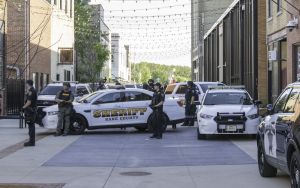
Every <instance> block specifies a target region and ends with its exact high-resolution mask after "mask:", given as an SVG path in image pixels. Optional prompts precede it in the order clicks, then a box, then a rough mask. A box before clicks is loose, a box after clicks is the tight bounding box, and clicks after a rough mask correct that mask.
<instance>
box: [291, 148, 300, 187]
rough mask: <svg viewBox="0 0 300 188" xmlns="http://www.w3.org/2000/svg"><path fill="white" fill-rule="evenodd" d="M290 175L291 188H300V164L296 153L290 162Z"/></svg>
mask: <svg viewBox="0 0 300 188" xmlns="http://www.w3.org/2000/svg"><path fill="white" fill-rule="evenodd" d="M290 174H291V187H292V188H299V187H300V162H299V160H298V158H297V154H296V152H294V153H293V155H292V158H291V162H290Z"/></svg>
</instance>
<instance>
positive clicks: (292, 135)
mask: <svg viewBox="0 0 300 188" xmlns="http://www.w3.org/2000/svg"><path fill="white" fill-rule="evenodd" d="M299 96H300V83H299V82H297V83H293V84H290V85H288V86H287V87H286V88H285V90H284V91H283V92H282V93H281V95H280V96H279V97H278V99H277V100H276V102H275V103H274V106H273V105H268V106H267V108H268V115H267V116H266V117H265V118H264V120H263V121H262V122H261V124H260V125H259V127H258V135H257V149H258V152H257V153H258V167H259V173H260V175H261V176H263V177H273V176H276V174H277V169H280V170H281V171H283V172H286V173H288V174H290V176H291V187H292V188H299V187H300V153H299V149H300V145H299V143H300V98H299Z"/></svg>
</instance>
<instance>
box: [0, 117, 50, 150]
mask: <svg viewBox="0 0 300 188" xmlns="http://www.w3.org/2000/svg"><path fill="white" fill-rule="evenodd" d="M45 132H48V130H47V129H44V128H41V127H39V126H38V125H37V126H36V134H40V133H45ZM26 139H28V128H23V129H20V128H19V120H15V119H1V120H0V152H1V150H3V149H5V148H8V147H10V146H13V145H15V144H18V143H20V142H25V141H26Z"/></svg>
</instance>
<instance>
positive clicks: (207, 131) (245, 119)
mask: <svg viewBox="0 0 300 188" xmlns="http://www.w3.org/2000/svg"><path fill="white" fill-rule="evenodd" d="M259 104H260V102H259V101H255V100H253V99H252V98H251V97H250V95H249V93H248V92H247V91H246V90H245V87H244V86H216V87H209V88H208V90H207V92H206V93H205V95H204V97H203V100H202V102H201V105H200V106H199V107H198V112H197V122H198V129H197V133H198V134H197V135H198V139H205V138H206V136H207V135H214V134H249V135H256V133H257V126H258V125H259V123H260V117H259V115H258V105H259Z"/></svg>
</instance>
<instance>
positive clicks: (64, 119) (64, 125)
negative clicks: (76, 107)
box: [56, 106, 73, 134]
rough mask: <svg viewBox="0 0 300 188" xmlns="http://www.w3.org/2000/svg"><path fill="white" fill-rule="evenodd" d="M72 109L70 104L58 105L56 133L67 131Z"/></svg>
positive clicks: (66, 132)
mask: <svg viewBox="0 0 300 188" xmlns="http://www.w3.org/2000/svg"><path fill="white" fill-rule="evenodd" d="M72 109H73V107H72V106H67V107H59V114H58V124H57V129H56V132H57V133H58V134H61V133H62V131H63V132H64V134H68V133H69V130H70V123H71V113H72Z"/></svg>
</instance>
